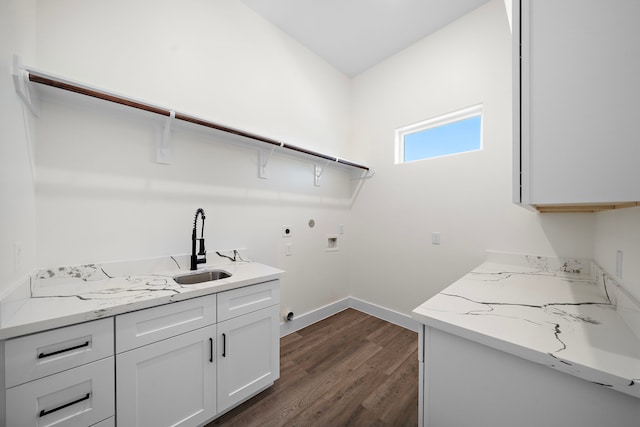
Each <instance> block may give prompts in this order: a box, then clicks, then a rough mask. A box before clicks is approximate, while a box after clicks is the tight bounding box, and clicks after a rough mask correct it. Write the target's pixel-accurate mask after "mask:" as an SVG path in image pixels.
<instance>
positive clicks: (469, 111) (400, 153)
mask: <svg viewBox="0 0 640 427" xmlns="http://www.w3.org/2000/svg"><path fill="white" fill-rule="evenodd" d="M478 116H479V117H480V146H479V148H477V149H473V150H465V151H458V152H455V153H449V154H442V155H439V156H433V157H424V158H422V159H415V160H408V161H405V160H404V151H405V150H404V148H405V147H404V139H405V137H406V136H407V135H411V134H414V133H418V132H422V131H425V130H429V129H433V128H437V127H440V126H445V125H448V124H451V123H455V122H459V121H463V120H466V119H470V118H473V117H478ZM483 119H484V117H483V104H476V105H472V106H471V107H466V108H463V109H461V110H457V111H453V112H450V113H446V114H443V115H440V116H437V117H432V118H430V119H427V120H423V121H420V122H417V123H413V124H410V125H407V126H403V127H401V128H398V129H396V130H395V164H397V165H399V164H406V163H414V162H420V161H423V160H431V159H438V158H442V157H448V156H455V155H458V154H465V153H473V152H476V151H480V150H482V148H483V146H484V144H483V138H482V134H483V127H484V123H483V122H484V120H483Z"/></svg>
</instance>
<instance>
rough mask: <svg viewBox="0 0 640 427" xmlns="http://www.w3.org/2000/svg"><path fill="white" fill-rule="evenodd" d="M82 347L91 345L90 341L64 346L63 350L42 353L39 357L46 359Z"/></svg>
mask: <svg viewBox="0 0 640 427" xmlns="http://www.w3.org/2000/svg"><path fill="white" fill-rule="evenodd" d="M82 347H89V341H85V342H84V344H80V345H76V346H73V347H69V348H63V349H62V350H58V351H52V352H51V353H40V354H39V355H38V359H44V358H45V357H49V356H55V355H56V354H60V353H66V352H67V351H71V350H77V349H79V348H82Z"/></svg>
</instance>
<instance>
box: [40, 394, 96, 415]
mask: <svg viewBox="0 0 640 427" xmlns="http://www.w3.org/2000/svg"><path fill="white" fill-rule="evenodd" d="M89 397H91V393H87V394H85V395H84V397H81V398H80V399H77V400H74V401H73V402H69V403H65V404H64V405H61V406H58V407H57V408H53V409H48V410H46V411H45V410H44V409H43V410H42V411H40V417H44V416H45V415H49V414H51V413H53V412H56V411H59V410H60V409H64V408H67V407H69V406H71V405H75V404H76V403H80V402H82V401H85V400H88V399H89Z"/></svg>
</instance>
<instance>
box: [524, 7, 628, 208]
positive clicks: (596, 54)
mask: <svg viewBox="0 0 640 427" xmlns="http://www.w3.org/2000/svg"><path fill="white" fill-rule="evenodd" d="M513 10H514V14H513V16H514V30H513V40H514V181H515V182H514V200H515V202H516V203H522V204H527V205H534V206H537V205H559V204H560V205H562V204H564V205H568V204H583V205H586V204H624V203H626V202H638V201H640V186H638V185H637V183H638V182H640V168H639V167H638V166H637V161H638V158H640V143H639V137H638V130H637V126H636V122H637V120H638V117H640V103H639V102H638V99H639V98H640V80H639V79H638V76H639V75H640V43H638V40H640V26H638V23H637V18H638V17H639V16H640V2H638V1H635V0H610V1H606V0H588V1H584V0H535V1H534V0H519V1H515V2H514V9H513Z"/></svg>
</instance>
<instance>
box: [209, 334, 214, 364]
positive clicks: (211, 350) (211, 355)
mask: <svg viewBox="0 0 640 427" xmlns="http://www.w3.org/2000/svg"><path fill="white" fill-rule="evenodd" d="M209 362H211V363H213V338H209Z"/></svg>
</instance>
